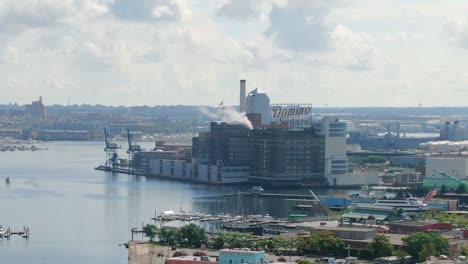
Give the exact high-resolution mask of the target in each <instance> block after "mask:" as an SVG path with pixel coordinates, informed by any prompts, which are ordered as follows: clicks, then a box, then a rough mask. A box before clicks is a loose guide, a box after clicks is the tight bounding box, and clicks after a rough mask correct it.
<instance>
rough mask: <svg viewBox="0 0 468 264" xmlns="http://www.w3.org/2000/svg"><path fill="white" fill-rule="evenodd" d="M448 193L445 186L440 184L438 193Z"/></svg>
mask: <svg viewBox="0 0 468 264" xmlns="http://www.w3.org/2000/svg"><path fill="white" fill-rule="evenodd" d="M444 193H448V189H447V186H445V185H442V186H440V194H444Z"/></svg>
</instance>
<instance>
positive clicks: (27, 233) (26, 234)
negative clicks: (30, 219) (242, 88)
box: [21, 227, 31, 238]
mask: <svg viewBox="0 0 468 264" xmlns="http://www.w3.org/2000/svg"><path fill="white" fill-rule="evenodd" d="M23 230H24V231H23V234H22V235H21V236H22V237H24V238H29V235H31V232H30V231H29V227H24V228H23Z"/></svg>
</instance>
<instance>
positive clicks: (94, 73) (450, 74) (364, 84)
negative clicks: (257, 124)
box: [0, 0, 468, 107]
mask: <svg viewBox="0 0 468 264" xmlns="http://www.w3.org/2000/svg"><path fill="white" fill-rule="evenodd" d="M467 11H468V1H462V0H453V1H443V0H427V1H420V0H379V1H375V0H316V1H310V0H132V1H130V0H42V1H36V0H22V1H17V0H4V1H2V3H1V4H0V22H1V23H2V29H0V74H1V76H2V78H1V79H0V92H1V94H2V96H1V100H0V104H8V103H9V102H12V103H15V102H17V103H19V104H28V103H30V102H31V101H32V100H36V98H38V97H39V96H43V98H44V104H46V105H52V104H61V105H68V104H69V102H70V103H71V104H102V105H113V106H119V105H124V106H135V105H150V106H152V105H210V106H217V105H218V104H219V103H220V102H221V101H223V102H224V105H233V106H235V105H238V104H239V99H238V98H239V97H238V94H239V80H240V79H246V80H247V93H248V92H250V91H251V90H253V89H254V88H260V89H262V90H264V91H266V92H267V93H268V95H269V97H270V99H271V102H272V103H285V102H286V103H311V104H312V105H313V106H314V107H325V106H326V107H360V106H397V107H398V106H410V107H417V106H418V105H421V106H423V107H429V106H466V105H467V103H466V98H467V96H468V85H467V84H468V75H467V74H466V73H465V69H466V68H468V16H467V15H466V14H467Z"/></svg>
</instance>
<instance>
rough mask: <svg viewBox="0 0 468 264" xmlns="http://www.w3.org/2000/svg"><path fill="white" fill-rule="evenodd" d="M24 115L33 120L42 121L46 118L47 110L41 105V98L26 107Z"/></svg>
mask: <svg viewBox="0 0 468 264" xmlns="http://www.w3.org/2000/svg"><path fill="white" fill-rule="evenodd" d="M26 113H27V114H29V115H31V117H32V118H34V119H43V118H45V117H46V116H47V108H46V106H45V105H44V104H43V103H42V96H41V97H39V100H38V101H33V102H32V103H31V104H27V105H26Z"/></svg>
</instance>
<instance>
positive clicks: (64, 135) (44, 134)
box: [37, 130, 89, 141]
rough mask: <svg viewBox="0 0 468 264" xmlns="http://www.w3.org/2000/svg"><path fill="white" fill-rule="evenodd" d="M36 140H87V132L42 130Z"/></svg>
mask: <svg viewBox="0 0 468 264" xmlns="http://www.w3.org/2000/svg"><path fill="white" fill-rule="evenodd" d="M37 139H39V140H44V141H55V140H73V141H75V140H77V141H85V140H89V132H88V131H81V130H42V131H40V132H39V133H38V135H37Z"/></svg>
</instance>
